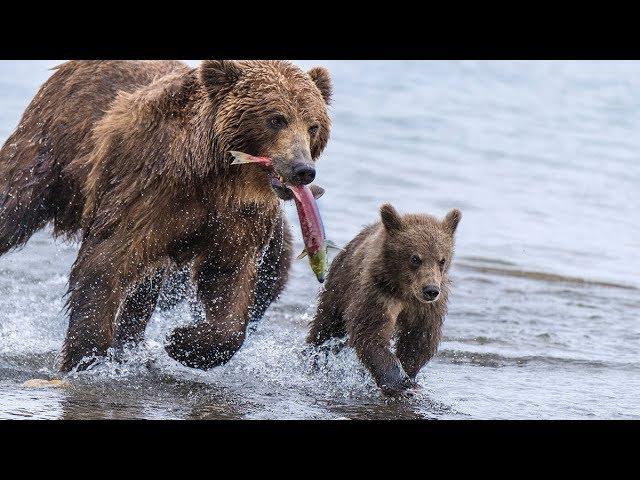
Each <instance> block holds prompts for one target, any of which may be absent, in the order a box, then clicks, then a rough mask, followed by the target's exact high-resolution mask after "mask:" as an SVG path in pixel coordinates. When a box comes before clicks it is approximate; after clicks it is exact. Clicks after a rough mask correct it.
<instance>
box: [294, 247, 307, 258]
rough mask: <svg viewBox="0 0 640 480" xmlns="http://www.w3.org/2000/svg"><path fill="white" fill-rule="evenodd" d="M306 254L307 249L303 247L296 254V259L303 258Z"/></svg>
mask: <svg viewBox="0 0 640 480" xmlns="http://www.w3.org/2000/svg"><path fill="white" fill-rule="evenodd" d="M306 256H307V249H306V248H305V249H304V250H302V251H301V252H300V255H298V256H297V257H296V259H297V260H301V259H303V258H304V257H306Z"/></svg>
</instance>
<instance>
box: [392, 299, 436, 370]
mask: <svg viewBox="0 0 640 480" xmlns="http://www.w3.org/2000/svg"><path fill="white" fill-rule="evenodd" d="M397 323H398V330H399V332H398V341H397V343H396V356H397V357H398V359H399V360H400V363H401V364H402V366H403V367H404V370H405V372H407V374H408V375H409V376H410V377H411V378H412V379H413V380H415V378H416V376H417V375H418V372H420V369H422V367H424V366H425V364H426V363H427V362H428V361H429V360H431V358H433V356H434V355H435V354H436V351H437V349H438V344H439V343H440V335H441V327H442V320H441V318H440V317H437V316H434V315H433V314H429V311H428V310H427V311H426V313H425V312H421V311H420V309H419V308H407V309H405V310H403V311H402V312H401V313H400V315H399V316H398V321H397Z"/></svg>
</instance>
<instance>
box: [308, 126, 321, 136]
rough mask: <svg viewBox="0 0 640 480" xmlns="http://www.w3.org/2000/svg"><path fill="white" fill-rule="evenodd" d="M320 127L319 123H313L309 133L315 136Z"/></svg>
mask: <svg viewBox="0 0 640 480" xmlns="http://www.w3.org/2000/svg"><path fill="white" fill-rule="evenodd" d="M319 128H320V127H319V126H318V125H312V126H310V127H309V135H311V136H312V137H314V136H315V135H316V133H318V129H319Z"/></svg>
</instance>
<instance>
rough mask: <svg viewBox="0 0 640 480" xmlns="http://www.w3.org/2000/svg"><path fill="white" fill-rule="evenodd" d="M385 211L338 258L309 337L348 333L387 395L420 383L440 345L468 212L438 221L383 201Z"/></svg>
mask: <svg viewBox="0 0 640 480" xmlns="http://www.w3.org/2000/svg"><path fill="white" fill-rule="evenodd" d="M380 216H381V221H379V222H377V223H374V224H372V225H369V226H367V227H366V228H365V229H364V230H362V232H360V233H359V234H358V235H357V236H356V237H355V238H354V239H353V240H352V241H351V242H350V243H349V244H348V245H347V246H346V247H345V249H344V250H343V251H342V252H340V253H339V254H338V255H337V256H336V258H335V259H334V261H333V263H332V265H331V268H330V270H329V275H328V277H327V280H326V283H325V287H324V289H323V290H322V292H321V294H320V302H319V305H318V310H317V312H316V315H315V317H314V319H313V321H312V322H311V329H310V332H309V335H308V337H307V342H308V343H311V344H314V345H321V344H323V343H324V342H326V341H327V340H329V339H330V338H333V337H344V336H348V343H349V345H351V346H352V347H353V348H354V349H355V350H356V352H357V355H358V358H359V359H360V360H361V361H362V363H363V364H364V365H365V366H366V367H367V368H368V369H369V371H370V372H371V374H372V376H373V378H374V379H375V381H376V383H377V384H378V386H379V387H380V388H381V389H382V390H383V392H385V393H387V394H398V393H400V392H402V391H404V390H407V389H409V388H413V387H417V384H416V382H415V378H416V375H417V374H418V372H419V371H420V369H421V368H422V367H423V366H424V365H425V364H426V363H427V362H428V361H429V360H430V359H431V358H432V357H433V356H434V355H435V353H436V350H437V348H438V344H439V343H440V336H441V330H442V323H443V321H444V317H445V315H446V313H447V299H448V295H449V285H450V280H449V277H448V272H449V267H450V266H451V259H452V256H453V252H454V236H455V232H456V229H457V227H458V223H459V222H460V218H461V216H462V214H461V212H460V210H458V209H453V210H451V211H450V212H449V213H447V215H446V216H445V217H444V219H443V220H438V219H437V218H435V217H433V216H431V215H425V214H407V215H400V214H399V213H398V212H397V211H396V210H395V208H393V206H391V205H389V204H385V205H383V206H382V207H381V208H380ZM393 338H395V339H396V340H397V341H396V351H395V353H394V352H392V350H391V340H392V339H393Z"/></svg>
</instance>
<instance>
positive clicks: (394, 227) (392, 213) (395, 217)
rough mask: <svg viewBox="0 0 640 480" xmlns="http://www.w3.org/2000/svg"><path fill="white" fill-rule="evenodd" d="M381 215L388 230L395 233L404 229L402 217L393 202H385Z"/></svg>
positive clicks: (381, 208)
mask: <svg viewBox="0 0 640 480" xmlns="http://www.w3.org/2000/svg"><path fill="white" fill-rule="evenodd" d="M380 217H381V218H382V224H383V225H384V228H386V229H387V232H389V233H395V232H399V231H400V230H402V218H400V215H399V214H398V212H397V210H396V209H395V208H393V206H392V205H391V204H389V203H385V204H384V205H382V206H381V207H380Z"/></svg>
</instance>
